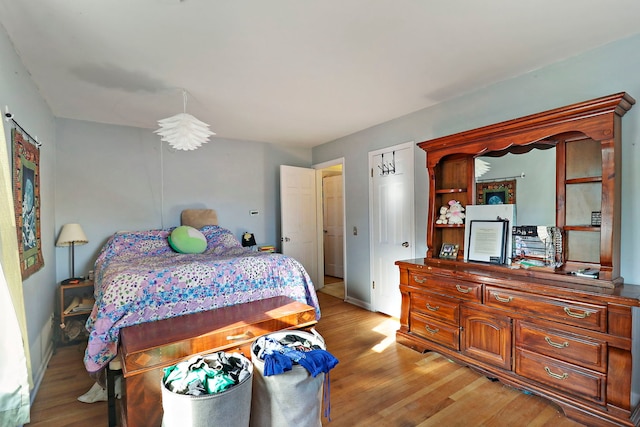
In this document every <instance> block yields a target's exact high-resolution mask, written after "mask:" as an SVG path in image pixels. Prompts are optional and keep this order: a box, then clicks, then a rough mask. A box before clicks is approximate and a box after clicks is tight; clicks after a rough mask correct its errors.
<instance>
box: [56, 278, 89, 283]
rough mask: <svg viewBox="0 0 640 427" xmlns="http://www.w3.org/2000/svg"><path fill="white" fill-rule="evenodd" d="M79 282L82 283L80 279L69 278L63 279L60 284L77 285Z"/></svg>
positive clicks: (82, 280)
mask: <svg viewBox="0 0 640 427" xmlns="http://www.w3.org/2000/svg"><path fill="white" fill-rule="evenodd" d="M80 282H84V279H83V278H82V277H71V278H69V279H64V280H63V281H62V282H60V283H61V284H62V285H77V284H78V283H80Z"/></svg>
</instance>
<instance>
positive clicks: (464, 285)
mask: <svg viewBox="0 0 640 427" xmlns="http://www.w3.org/2000/svg"><path fill="white" fill-rule="evenodd" d="M409 285H413V286H421V287H424V288H427V289H428V290H430V291H432V292H437V293H440V294H443V295H447V296H451V297H455V298H459V299H461V300H465V301H477V302H480V301H482V284H480V283H473V282H465V281H464V280H455V279H449V278H444V277H440V276H434V275H429V274H420V273H416V272H413V271H412V272H411V273H410V274H409Z"/></svg>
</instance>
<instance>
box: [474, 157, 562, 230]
mask: <svg viewBox="0 0 640 427" xmlns="http://www.w3.org/2000/svg"><path fill="white" fill-rule="evenodd" d="M475 172H476V173H475V182H476V184H477V183H486V184H490V183H494V182H500V181H507V180H515V182H516V197H515V200H516V203H515V204H516V224H513V225H547V226H554V225H556V150H555V149H554V148H550V149H546V150H543V149H533V150H531V151H529V152H526V153H522V154H514V153H502V155H500V156H497V155H496V156H493V155H486V154H485V155H482V156H479V157H476V159H475Z"/></svg>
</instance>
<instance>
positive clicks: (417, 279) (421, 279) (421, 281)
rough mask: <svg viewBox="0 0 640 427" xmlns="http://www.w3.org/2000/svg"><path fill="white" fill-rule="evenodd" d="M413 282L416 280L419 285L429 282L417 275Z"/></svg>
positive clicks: (414, 276)
mask: <svg viewBox="0 0 640 427" xmlns="http://www.w3.org/2000/svg"><path fill="white" fill-rule="evenodd" d="M413 280H415V281H416V282H418V283H424V282H426V281H427V279H423V278H422V277H420V276H416V275H415V274H414V275H413Z"/></svg>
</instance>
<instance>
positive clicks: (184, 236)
mask: <svg viewBox="0 0 640 427" xmlns="http://www.w3.org/2000/svg"><path fill="white" fill-rule="evenodd" d="M168 239H169V246H171V247H172V248H173V250H174V251H176V252H178V253H181V254H201V253H202V252H204V251H205V249H207V238H206V237H204V234H202V232H200V230H198V229H196V228H193V227H189V226H188V225H181V226H180V227H176V228H175V229H174V230H173V231H172V232H171V234H170V235H169V237H168Z"/></svg>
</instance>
